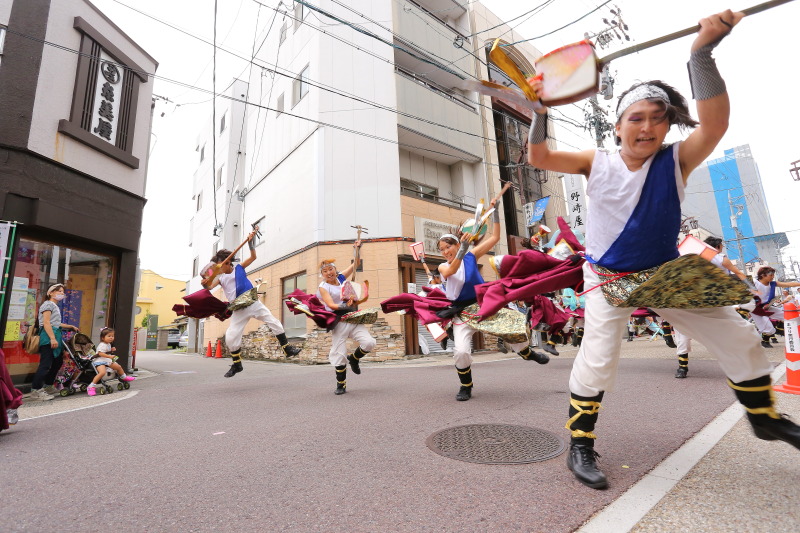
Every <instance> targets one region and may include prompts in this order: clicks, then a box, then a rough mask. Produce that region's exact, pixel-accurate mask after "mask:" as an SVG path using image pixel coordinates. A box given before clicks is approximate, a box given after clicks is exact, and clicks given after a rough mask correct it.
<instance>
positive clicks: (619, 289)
mask: <svg viewBox="0 0 800 533" xmlns="http://www.w3.org/2000/svg"><path fill="white" fill-rule="evenodd" d="M592 269H594V271H595V273H597V274H598V277H599V278H600V283H602V285H600V288H601V289H602V290H603V296H605V297H606V301H607V302H608V305H611V306H614V307H632V306H631V305H628V303H627V302H628V299H629V298H630V296H631V293H632V292H633V291H634V290H635V289H637V288H638V287H639V286H640V285H641V284H642V283H644V282H645V281H647V280H648V279H650V277H651V276H652V275H653V274H655V273H656V270H658V267H653V268H648V269H647V270H640V271H639V272H631V273H630V274H627V275H623V274H624V272H618V271H616V270H612V269H610V268H606V267H602V266H600V265H592ZM645 307H646V306H645Z"/></svg>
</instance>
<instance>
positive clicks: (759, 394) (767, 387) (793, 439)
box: [728, 375, 800, 449]
mask: <svg viewBox="0 0 800 533" xmlns="http://www.w3.org/2000/svg"><path fill="white" fill-rule="evenodd" d="M728 385H729V386H730V387H731V388H732V389H733V392H734V393H735V394H736V398H737V399H738V400H739V402H740V403H741V404H742V405H743V406H744V408H745V409H746V410H747V419H748V420H749V421H750V425H751V426H752V427H753V433H754V434H755V436H756V437H758V438H759V439H762V440H782V441H783V442H786V443H788V444H791V445H792V446H794V447H795V448H797V449H800V426H798V425H797V424H795V423H794V422H792V421H790V420H788V418H787V415H782V414H779V413H778V412H777V411H776V410H775V394H774V393H773V391H772V378H771V377H770V376H769V375H766V376H762V377H760V378H756V379H751V380H749V381H741V382H739V383H733V382H731V381H730V380H728Z"/></svg>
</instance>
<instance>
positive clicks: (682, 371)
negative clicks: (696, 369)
mask: <svg viewBox="0 0 800 533" xmlns="http://www.w3.org/2000/svg"><path fill="white" fill-rule="evenodd" d="M688 373H689V354H688V353H682V354H680V355H679V356H678V370H676V371H675V377H676V378H679V379H683V378H685V377H686V374H688Z"/></svg>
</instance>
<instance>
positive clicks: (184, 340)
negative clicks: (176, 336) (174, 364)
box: [178, 333, 189, 348]
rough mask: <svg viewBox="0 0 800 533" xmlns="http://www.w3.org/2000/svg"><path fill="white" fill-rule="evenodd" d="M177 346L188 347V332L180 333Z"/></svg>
mask: <svg viewBox="0 0 800 533" xmlns="http://www.w3.org/2000/svg"><path fill="white" fill-rule="evenodd" d="M178 347H179V348H188V347H189V334H188V333H184V334H183V335H181V338H180V340H179V341H178Z"/></svg>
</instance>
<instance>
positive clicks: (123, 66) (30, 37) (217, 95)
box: [9, 0, 563, 198]
mask: <svg viewBox="0 0 800 533" xmlns="http://www.w3.org/2000/svg"><path fill="white" fill-rule="evenodd" d="M115 1H116V0H115ZM118 3H120V4H121V5H125V4H123V3H122V2H118ZM125 7H129V6H127V5H125ZM267 7H269V6H267ZM136 11H137V12H140V13H142V12H141V11H138V10H136ZM142 14H144V13H142ZM144 15H146V16H149V15H147V14H144ZM287 16H288V15H287ZM149 17H150V18H153V19H154V20H157V21H159V22H161V23H163V24H165V25H167V26H169V27H172V28H173V29H175V30H177V31H180V32H182V33H185V34H187V35H189V36H191V37H194V38H196V39H199V40H201V41H204V42H207V41H205V40H204V39H202V38H201V37H198V36H195V35H192V34H191V33H188V32H186V31H185V30H182V29H180V28H178V27H176V26H173V25H171V24H169V23H166V22H164V21H160V20H158V19H156V18H155V17H152V16H149ZM290 18H292V17H291V16H290ZM312 27H313V25H312ZM9 33H15V34H18V35H21V36H23V37H26V38H29V39H33V40H36V41H39V42H42V43H43V44H47V45H48V46H52V47H54V48H57V49H61V50H64V51H68V52H71V53H74V54H76V55H85V56H87V57H89V56H90V55H89V54H84V53H82V52H80V51H77V50H74V49H71V48H69V47H66V46H63V45H59V44H57V43H52V42H49V41H46V40H44V39H38V38H35V37H32V36H29V35H25V34H22V33H20V32H15V31H13V30H9ZM210 44H212V46H213V45H214V44H215V43H210ZM218 48H219V49H220V50H223V51H226V52H228V53H231V54H232V55H237V54H234V53H232V52H230V51H227V50H224V49H223V48H222V47H218ZM237 57H240V56H237ZM242 59H243V58H242ZM119 66H120V67H122V68H125V69H128V70H131V71H135V69H130V67H128V66H127V65H119ZM256 66H259V67H260V68H264V67H261V66H260V65H256ZM265 70H269V69H265ZM137 72H138V71H137ZM140 73H141V74H142V75H146V76H149V77H152V78H154V79H161V80H163V81H165V82H168V83H172V84H175V85H178V86H181V87H186V88H189V89H193V90H196V91H198V92H204V93H207V94H210V95H212V97H215V98H216V97H221V98H225V99H229V100H233V101H238V102H241V103H243V104H245V105H246V106H256V107H257V108H260V109H264V110H267V111H277V110H276V109H274V108H272V107H270V106H264V105H261V104H255V103H253V102H248V101H242V100H240V99H238V98H234V97H231V96H229V95H225V94H220V93H216V92H215V91H213V90H211V91H209V90H208V89H203V88H201V87H195V86H193V85H191V84H188V83H186V82H181V81H178V80H173V79H170V78H167V77H165V76H160V75H156V74H154V73H148V72H140ZM320 88H322V87H320ZM366 103H369V102H368V101H367V102H366ZM479 105H483V104H479ZM484 107H488V106H484ZM490 109H491V108H490ZM283 113H284V114H286V115H288V116H291V117H294V118H298V119H301V120H305V121H310V122H315V123H317V124H319V125H321V126H328V127H331V128H333V129H339V130H342V131H346V132H349V133H352V134H355V135H361V136H365V137H369V138H373V139H377V140H381V141H384V142H389V143H392V144H396V145H398V146H402V147H405V148H411V149H415V150H421V151H425V152H430V153H436V154H440V155H446V156H450V155H451V154H447V153H445V152H440V151H438V150H432V149H429V148H424V147H420V146H415V145H411V144H407V143H401V142H399V141H394V140H392V139H386V138H383V137H379V136H376V135H372V134H367V133H365V132H360V131H358V130H353V129H350V128H345V127H342V126H338V125H336V124H332V123H328V122H323V121H316V120H314V119H309V118H307V117H303V116H300V115H296V114H293V113H289V112H286V111H284V112H283ZM501 114H502V112H501ZM506 116H507V115H506ZM416 118H420V119H421V117H416ZM443 127H446V126H443ZM214 128H216V125H214ZM451 129H453V128H451ZM482 138H483V137H482ZM484 139H486V138H484ZM489 140H492V139H489ZM495 142H496V141H495ZM482 164H483V165H486V166H493V167H498V168H502V167H510V168H513V167H515V166H516V165H499V164H495V163H489V162H486V161H483V162H482ZM214 177H215V176H214ZM562 198H563V197H562Z"/></svg>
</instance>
